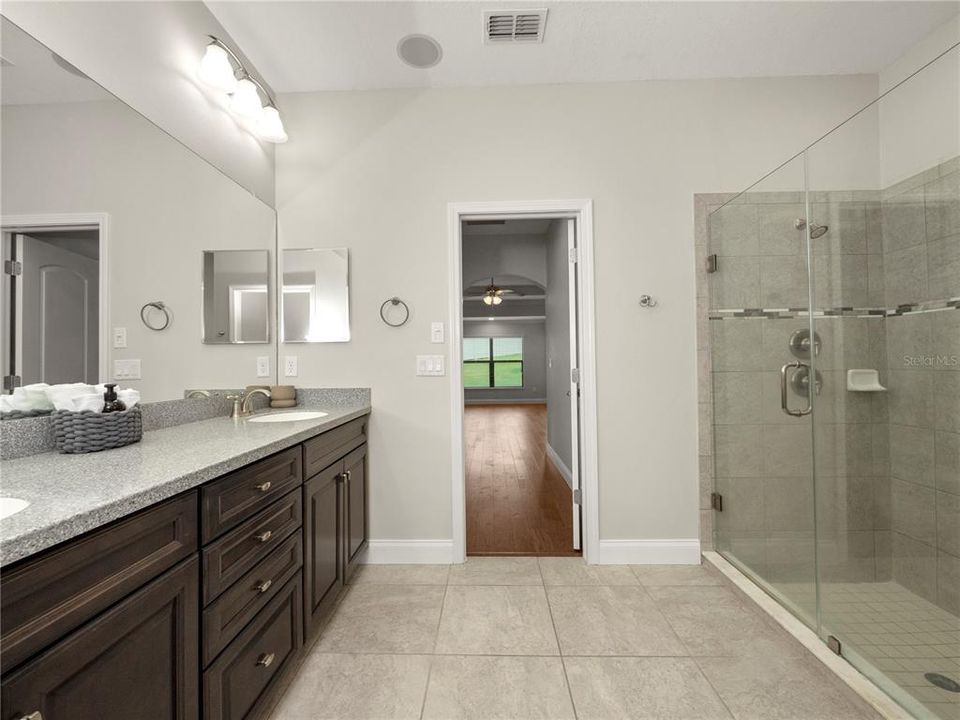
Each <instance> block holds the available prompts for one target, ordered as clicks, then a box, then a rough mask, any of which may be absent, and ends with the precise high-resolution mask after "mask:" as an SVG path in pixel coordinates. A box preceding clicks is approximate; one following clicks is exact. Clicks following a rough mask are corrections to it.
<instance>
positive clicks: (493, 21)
mask: <svg viewBox="0 0 960 720" xmlns="http://www.w3.org/2000/svg"><path fill="white" fill-rule="evenodd" d="M546 24H547V9H546V8H543V9H541V10H511V11H504V10H487V11H486V12H484V13H483V37H484V41H485V42H487V43H502V42H510V43H513V42H543V29H544V26H545V25H546Z"/></svg>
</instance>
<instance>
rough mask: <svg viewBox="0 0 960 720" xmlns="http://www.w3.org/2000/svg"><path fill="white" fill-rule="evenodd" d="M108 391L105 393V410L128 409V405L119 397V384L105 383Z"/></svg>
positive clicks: (118, 410) (107, 411) (108, 411)
mask: <svg viewBox="0 0 960 720" xmlns="http://www.w3.org/2000/svg"><path fill="white" fill-rule="evenodd" d="M104 387H105V388H107V391H106V392H105V393H104V394H103V412H105V413H110V412H120V411H121V410H126V409H127V406H126V405H124V404H123V401H122V400H120V399H119V398H118V397H117V384H116V383H107V384H106V385H104Z"/></svg>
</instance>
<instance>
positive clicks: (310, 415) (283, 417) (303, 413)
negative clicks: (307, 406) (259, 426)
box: [247, 410, 327, 423]
mask: <svg viewBox="0 0 960 720" xmlns="http://www.w3.org/2000/svg"><path fill="white" fill-rule="evenodd" d="M326 416H327V413H325V412H319V411H317V410H298V411H295V412H285V413H270V414H269V415H257V416H255V417H252V418H250V419H249V420H248V421H247V422H252V423H277V422H297V421H298V420H319V419H320V418H322V417H326Z"/></svg>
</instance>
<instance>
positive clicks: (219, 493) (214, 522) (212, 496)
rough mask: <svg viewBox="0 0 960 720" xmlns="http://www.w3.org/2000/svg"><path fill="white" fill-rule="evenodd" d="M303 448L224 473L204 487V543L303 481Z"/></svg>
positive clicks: (294, 448)
mask: <svg viewBox="0 0 960 720" xmlns="http://www.w3.org/2000/svg"><path fill="white" fill-rule="evenodd" d="M300 462H301V460H300V448H299V446H297V447H292V448H290V449H289V450H284V451H283V452H281V453H277V454H276V455H271V456H270V457H268V458H264V459H263V460H259V461H257V462H255V463H253V464H252V465H248V466H247V467H245V468H242V469H240V470H237V471H235V472H232V473H230V474H229V475H225V476H224V477H222V478H220V479H219V480H217V481H215V482H212V483H210V484H209V485H207V486H206V487H204V488H202V489H201V491H200V492H201V496H200V497H201V508H202V510H201V513H202V515H201V523H202V525H203V528H202V529H203V542H205V543H208V542H210V541H211V540H213V539H214V538H216V537H218V536H220V535H222V534H223V533H224V532H226V531H227V530H229V529H230V528H233V527H236V526H237V525H239V524H240V523H242V522H243V521H244V520H246V519H247V518H249V517H251V516H253V515H255V514H256V513H258V512H259V511H260V510H262V509H263V508H265V507H266V506H267V505H269V504H270V503H272V502H273V501H274V500H276V499H277V498H279V497H281V496H282V495H285V494H286V493H288V492H290V491H291V490H293V488H295V487H299V486H300V483H301V482H302V481H303V469H302V466H301V464H300Z"/></svg>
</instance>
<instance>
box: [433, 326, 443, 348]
mask: <svg viewBox="0 0 960 720" xmlns="http://www.w3.org/2000/svg"><path fill="white" fill-rule="evenodd" d="M430 342H432V343H442V342H443V323H442V322H435V323H430Z"/></svg>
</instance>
